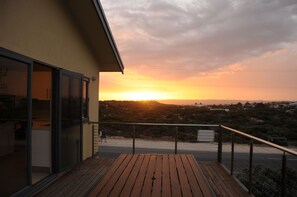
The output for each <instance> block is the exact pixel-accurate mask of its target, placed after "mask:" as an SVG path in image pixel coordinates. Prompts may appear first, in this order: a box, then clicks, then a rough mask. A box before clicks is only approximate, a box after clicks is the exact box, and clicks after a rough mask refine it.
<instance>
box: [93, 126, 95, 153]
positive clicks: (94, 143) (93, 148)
mask: <svg viewBox="0 0 297 197" xmlns="http://www.w3.org/2000/svg"><path fill="white" fill-rule="evenodd" d="M94 133H95V132H94V124H92V158H94V157H95V156H94V155H95V150H94V149H95V147H94V146H95V143H94V138H95V135H94Z"/></svg>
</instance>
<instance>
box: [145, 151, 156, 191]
mask: <svg viewBox="0 0 297 197" xmlns="http://www.w3.org/2000/svg"><path fill="white" fill-rule="evenodd" d="M155 167H156V155H150V162H149V164H148V168H147V173H146V175H145V180H144V185H143V188H142V192H141V196H143V197H144V196H151V192H152V185H153V181H154V173H155Z"/></svg>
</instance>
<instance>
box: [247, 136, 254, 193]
mask: <svg viewBox="0 0 297 197" xmlns="http://www.w3.org/2000/svg"><path fill="white" fill-rule="evenodd" d="M252 182H253V140H251V141H250V163H249V188H248V189H249V193H250V194H251V193H252V185H253V183H252Z"/></svg>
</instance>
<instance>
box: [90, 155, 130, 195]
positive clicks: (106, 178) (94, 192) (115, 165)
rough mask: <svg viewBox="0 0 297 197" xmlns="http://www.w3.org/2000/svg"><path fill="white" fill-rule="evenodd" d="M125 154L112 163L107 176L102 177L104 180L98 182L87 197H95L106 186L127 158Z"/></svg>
mask: <svg viewBox="0 0 297 197" xmlns="http://www.w3.org/2000/svg"><path fill="white" fill-rule="evenodd" d="M127 156H128V155H127V154H121V155H120V156H119V157H118V158H117V160H116V161H115V162H114V163H113V165H112V166H111V168H110V170H109V171H108V172H107V174H106V175H105V176H104V178H103V179H102V180H101V181H100V183H99V184H98V185H97V186H96V187H95V188H94V189H93V190H92V191H91V192H90V193H89V196H97V195H98V194H99V193H100V192H101V190H102V189H103V187H104V186H105V185H106V184H107V182H108V181H109V179H110V177H111V176H113V175H114V173H115V172H116V170H117V169H118V168H119V166H120V165H121V163H122V162H123V161H124V160H125V158H126V157H127Z"/></svg>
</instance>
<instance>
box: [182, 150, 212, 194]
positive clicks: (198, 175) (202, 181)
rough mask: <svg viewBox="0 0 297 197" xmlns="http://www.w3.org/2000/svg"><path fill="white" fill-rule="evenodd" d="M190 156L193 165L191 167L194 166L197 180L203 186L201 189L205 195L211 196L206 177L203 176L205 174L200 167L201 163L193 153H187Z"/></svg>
mask: <svg viewBox="0 0 297 197" xmlns="http://www.w3.org/2000/svg"><path fill="white" fill-rule="evenodd" d="M186 157H187V158H188V161H189V164H190V165H191V168H192V171H193V173H194V175H195V177H196V180H197V182H198V184H199V186H200V188H201V191H202V193H203V195H204V196H207V197H210V196H212V195H211V193H210V191H209V188H208V186H207V184H206V181H205V179H204V178H203V174H202V171H201V169H200V167H199V165H198V164H197V162H196V160H195V158H194V156H193V155H187V156H186Z"/></svg>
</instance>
